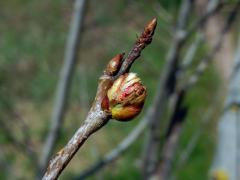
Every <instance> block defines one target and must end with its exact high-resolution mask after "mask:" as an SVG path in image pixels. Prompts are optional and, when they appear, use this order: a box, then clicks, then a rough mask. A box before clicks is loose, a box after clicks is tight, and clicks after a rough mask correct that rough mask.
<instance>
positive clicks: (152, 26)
mask: <svg viewBox="0 0 240 180" xmlns="http://www.w3.org/2000/svg"><path fill="white" fill-rule="evenodd" d="M156 26H157V18H153V19H152V20H151V21H150V22H149V23H148V25H147V26H146V30H148V31H151V32H152V31H154V30H155V28H156Z"/></svg>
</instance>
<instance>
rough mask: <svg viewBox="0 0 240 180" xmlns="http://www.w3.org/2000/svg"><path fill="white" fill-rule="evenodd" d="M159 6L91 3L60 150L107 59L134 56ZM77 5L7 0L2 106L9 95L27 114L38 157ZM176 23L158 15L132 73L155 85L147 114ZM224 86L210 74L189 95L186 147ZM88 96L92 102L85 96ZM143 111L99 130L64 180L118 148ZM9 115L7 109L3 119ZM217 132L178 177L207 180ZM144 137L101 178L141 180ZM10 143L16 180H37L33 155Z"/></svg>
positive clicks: (2, 20)
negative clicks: (137, 42)
mask: <svg viewBox="0 0 240 180" xmlns="http://www.w3.org/2000/svg"><path fill="white" fill-rule="evenodd" d="M167 2H168V1H164V3H163V4H162V5H163V6H164V7H165V8H167V9H168V10H169V11H170V12H171V13H172V17H174V15H175V14H176V9H177V7H175V5H174V4H171V3H170V4H168V3H167ZM157 3H158V1H151V2H149V3H146V1H144V0H141V1H138V2H135V1H129V0H124V1H121V0H118V1H114V2H113V1H111V0H106V1H102V2H101V3H100V2H99V1H97V0H92V1H90V2H89V5H88V11H87V15H86V21H85V25H84V32H83V36H82V42H81V48H80V50H79V63H78V65H77V67H76V72H75V75H74V79H73V84H72V88H71V95H70V97H69V98H70V100H69V108H68V110H67V115H66V118H65V122H64V127H63V129H62V130H61V136H60V138H59V140H58V145H57V147H56V151H57V150H58V149H59V148H60V147H62V146H63V145H64V144H65V143H66V142H67V141H68V139H69V138H70V137H71V136H72V134H73V133H74V131H75V130H76V129H77V127H79V125H80V123H81V121H82V120H83V119H84V117H85V115H86V112H87V110H88V107H89V106H90V103H91V102H92V100H93V98H94V96H95V92H96V86H97V81H98V79H97V78H98V77H99V75H100V74H101V72H102V70H103V68H104V66H105V65H106V63H107V62H108V60H109V59H111V58H112V57H113V56H115V54H117V53H120V52H123V51H125V52H128V51H129V50H130V48H131V47H132V44H133V43H134V41H135V39H136V35H137V34H138V33H140V32H141V31H142V28H143V26H144V25H145V24H146V22H148V21H149V20H150V19H151V18H152V17H154V16H157V17H158V14H157V13H156V11H155V10H154V5H155V4H157ZM71 8H72V1H71V2H69V1H67V0H60V1H57V0H54V1H51V0H43V1H36V0H31V1H30V0H24V1H21V2H19V1H17V0H8V1H2V2H0V39H1V42H0V63H1V67H0V69H1V76H0V83H1V85H0V92H1V94H0V101H1V102H3V99H4V98H5V97H6V96H7V97H9V100H7V102H8V103H9V102H11V103H10V107H11V108H13V109H14V110H16V111H20V113H21V115H22V116H23V117H24V118H25V119H27V122H28V123H29V125H30V128H31V129H30V132H31V133H32V137H33V138H34V140H35V141H34V145H35V147H36V148H37V151H38V152H39V151H40V150H41V145H42V142H43V140H44V138H45V135H46V132H47V130H48V127H49V125H48V122H49V119H50V114H51V110H52V103H53V99H54V92H55V88H56V83H57V79H58V75H59V69H60V67H61V65H62V61H63V50H64V48H65V41H66V37H67V31H68V27H69V20H70V17H71V11H72V9H71ZM169 24H170V23H168V22H166V21H164V20H163V19H161V18H159V25H158V28H157V31H156V34H155V37H154V40H153V43H152V44H151V45H150V46H149V47H147V49H146V50H144V52H143V55H142V56H141V58H140V59H139V60H137V61H136V63H135V64H134V66H133V69H132V71H135V72H137V73H138V74H139V75H140V77H141V78H142V79H143V82H144V84H145V85H146V86H147V88H148V98H147V101H146V106H145V108H144V112H145V110H146V109H147V106H148V105H149V104H150V103H151V102H152V99H153V95H154V93H155V88H156V83H157V80H158V77H159V72H160V71H161V69H162V67H163V65H164V64H165V56H166V52H167V50H168V47H169V45H170V44H169V42H170V40H171V39H170V37H171V36H170V33H171V28H169V27H168V25H169ZM82 69H84V70H85V74H82V73H81V72H82ZM83 80H86V82H85V84H84V86H85V89H81V87H82V86H83V84H82V83H83ZM217 82H218V79H217V78H216V74H214V73H213V72H212V70H209V71H208V72H207V73H206V74H205V76H204V77H203V78H202V80H201V82H200V83H199V85H198V86H197V87H196V88H194V89H193V90H192V91H191V93H190V94H189V96H188V100H187V102H186V104H188V105H189V106H190V108H191V110H190V113H189V115H188V118H187V121H186V124H185V125H184V133H183V134H182V138H181V142H180V149H181V148H182V147H184V146H185V144H186V143H187V142H188V140H189V138H191V135H192V134H193V133H194V129H196V128H197V127H198V120H199V119H200V118H201V115H202V113H203V112H205V109H206V107H207V106H208V104H209V102H210V100H211V98H210V97H211V96H212V95H213V94H214V93H215V87H216V84H217ZM83 96H86V97H87V98H86V99H83ZM203 97H204V98H203ZM10 100H11V101H10ZM3 106H6V104H3ZM144 112H143V113H142V114H141V116H140V117H138V118H137V119H136V120H134V121H133V122H129V123H119V122H116V121H111V122H110V123H109V124H108V125H107V126H106V127H104V128H103V129H102V130H101V131H100V132H98V133H96V134H95V135H93V137H92V138H90V140H89V141H88V142H87V143H86V145H85V146H84V147H83V149H81V150H80V152H78V153H77V155H76V157H74V159H73V161H71V163H70V165H69V166H68V167H67V169H66V170H65V171H64V173H63V175H62V176H61V179H68V178H70V177H73V176H75V175H77V174H78V173H79V172H80V171H82V170H83V169H84V168H86V167H88V165H90V164H91V163H92V162H94V161H95V160H97V159H98V158H99V157H101V156H102V155H103V154H105V153H106V152H108V151H109V150H110V149H111V148H113V147H115V146H116V145H117V144H118V142H119V141H120V140H121V139H123V138H124V137H125V136H126V135H127V134H128V133H129V132H130V131H131V129H132V128H134V126H135V125H136V124H137V123H138V121H139V120H140V119H141V117H142V116H143V114H144ZM8 113H9V112H7V111H4V112H1V114H0V115H1V118H2V117H3V115H4V114H8ZM196 117H197V118H196ZM8 120H12V119H10V118H9V119H8ZM212 129H213V126H209V127H208V129H206V133H204V134H203V135H202V136H201V139H200V141H199V142H200V143H199V144H198V146H197V147H196V150H195V151H194V153H193V155H192V156H191V158H190V163H189V164H188V165H187V166H186V168H184V169H182V170H181V171H180V172H178V173H177V177H178V178H177V179H189V177H194V179H196V180H197V179H199V180H200V179H205V177H206V175H207V171H208V166H209V163H210V162H211V157H212V149H213V142H214V141H213V136H212ZM2 138H3V135H0V139H2ZM143 139H144V137H143V136H142V137H140V138H139V140H138V141H137V142H136V143H135V144H134V145H133V146H132V147H131V148H130V149H129V150H128V151H127V152H126V153H125V155H124V156H122V157H121V158H120V159H119V160H118V161H116V162H114V163H112V164H111V165H110V166H109V167H106V168H105V169H104V171H103V172H102V173H101V174H102V176H103V177H104V179H139V178H140V175H141V174H140V169H139V168H140V159H141V153H142V147H143V143H144V142H143ZM7 144H8V145H7ZM9 144H10V142H6V141H1V146H4V147H5V149H6V150H11V153H10V154H13V155H11V156H10V155H8V156H7V159H8V160H10V162H11V164H12V165H13V167H14V169H15V170H16V174H15V175H16V177H17V178H19V177H21V178H24V179H32V178H33V172H34V168H33V167H32V166H31V164H29V163H28V161H27V158H26V157H25V158H24V157H23V156H22V155H21V156H20V155H19V153H16V152H15V151H12V148H11V146H10V145H9ZM13 152H14V153H13ZM14 164H15V165H14ZM17 178H16V179H17ZM0 179H4V177H0ZM90 179H94V178H90Z"/></svg>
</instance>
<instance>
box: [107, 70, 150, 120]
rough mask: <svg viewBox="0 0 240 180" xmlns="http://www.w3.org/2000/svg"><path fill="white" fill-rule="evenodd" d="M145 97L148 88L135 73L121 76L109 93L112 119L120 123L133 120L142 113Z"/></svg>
mask: <svg viewBox="0 0 240 180" xmlns="http://www.w3.org/2000/svg"><path fill="white" fill-rule="evenodd" d="M145 97H146V88H145V87H144V86H143V85H142V83H141V80H140V79H139V78H138V77H137V75H136V74H135V73H126V74H124V75H122V76H120V77H119V78H118V79H117V80H116V81H115V82H114V83H113V85H112V87H111V88H110V89H109V90H108V93H107V98H108V106H109V111H110V112H111V114H112V118H113V119H116V120H119V121H128V120H131V119H132V118H134V117H135V116H137V115H138V114H139V113H140V112H141V110H142V107H143V104H144V100H145ZM105 104H106V103H105Z"/></svg>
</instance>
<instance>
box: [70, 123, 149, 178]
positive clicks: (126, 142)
mask: <svg viewBox="0 0 240 180" xmlns="http://www.w3.org/2000/svg"><path fill="white" fill-rule="evenodd" d="M146 126H147V119H143V120H142V121H141V122H140V123H139V124H138V125H137V126H136V127H135V128H134V129H133V130H132V131H131V132H130V134H128V135H127V137H126V138H124V139H123V140H122V141H121V143H119V144H118V145H117V146H116V147H115V148H114V149H113V150H111V151H110V152H109V153H107V154H106V155H105V156H104V157H103V158H102V159H100V160H99V161H97V162H96V163H94V164H93V165H92V166H90V167H89V168H88V169H86V170H85V171H83V173H82V174H80V175H79V176H77V177H76V178H74V180H83V179H85V178H87V177H89V176H91V175H93V174H94V173H97V172H98V171H100V170H101V169H102V168H103V167H104V166H106V165H107V164H109V163H111V162H113V161H114V160H116V159H117V158H118V157H119V156H120V155H122V154H123V153H124V152H125V151H126V150H127V149H128V147H129V146H130V145H131V144H133V142H135V141H136V140H137V139H138V137H139V136H140V135H141V134H142V133H143V130H144V129H145V128H146Z"/></svg>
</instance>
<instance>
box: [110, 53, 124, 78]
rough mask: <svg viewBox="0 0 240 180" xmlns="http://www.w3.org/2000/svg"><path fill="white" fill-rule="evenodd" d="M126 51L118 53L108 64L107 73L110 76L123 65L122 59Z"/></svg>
mask: <svg viewBox="0 0 240 180" xmlns="http://www.w3.org/2000/svg"><path fill="white" fill-rule="evenodd" d="M123 56H124V53H122V54H118V55H116V56H115V57H114V58H112V59H111V60H110V62H109V63H108V65H107V68H106V73H107V74H108V75H110V76H113V75H115V74H117V72H118V70H119V69H120V67H121V65H122V59H123Z"/></svg>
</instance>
